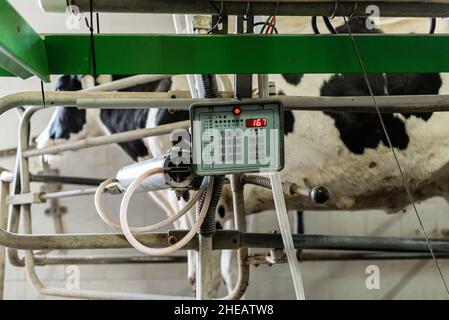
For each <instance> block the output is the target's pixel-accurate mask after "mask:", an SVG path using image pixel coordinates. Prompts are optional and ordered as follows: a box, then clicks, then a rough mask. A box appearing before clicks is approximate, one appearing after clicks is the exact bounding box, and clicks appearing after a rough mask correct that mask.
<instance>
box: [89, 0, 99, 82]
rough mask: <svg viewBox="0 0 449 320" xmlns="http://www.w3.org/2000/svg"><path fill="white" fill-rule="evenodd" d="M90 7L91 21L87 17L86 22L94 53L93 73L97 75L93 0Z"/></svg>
mask: <svg viewBox="0 0 449 320" xmlns="http://www.w3.org/2000/svg"><path fill="white" fill-rule="evenodd" d="M89 7H90V8H89V9H90V23H88V22H87V18H86V24H87V27H88V28H89V31H90V49H91V55H92V73H93V76H94V77H96V76H97V61H96V57H95V41H94V25H93V23H94V9H93V8H94V5H93V0H90V1H89Z"/></svg>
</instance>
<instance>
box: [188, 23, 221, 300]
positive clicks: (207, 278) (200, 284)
mask: <svg viewBox="0 0 449 320" xmlns="http://www.w3.org/2000/svg"><path fill="white" fill-rule="evenodd" d="M193 21H194V23H197V24H198V25H197V26H194V27H195V28H194V29H196V33H206V32H207V30H209V29H210V28H211V26H212V23H210V22H211V20H206V19H198V18H197V19H194V20H193ZM208 22H209V23H208ZM213 31H214V32H213V33H216V32H217V30H213ZM198 80H199V81H197V84H198V85H199V84H201V85H202V84H203V81H202V76H201V75H198ZM205 91H206V90H205V89H202V90H199V96H200V97H203V98H204V97H205V94H206V92H205ZM213 181H214V180H213V179H211V182H210V183H214V182H213ZM204 205H209V204H206V203H204ZM211 214H212V215H213V216H210V213H208V215H207V216H206V219H205V220H204V222H203V225H202V227H201V229H200V232H199V234H198V254H197V263H196V266H197V269H196V299H197V300H212V298H213V292H212V268H213V264H212V240H213V233H212V234H209V233H208V232H205V233H203V232H202V231H203V230H202V229H203V228H204V226H205V225H206V229H207V225H208V224H210V223H211V221H212V222H213V224H214V225H215V212H213V213H211Z"/></svg>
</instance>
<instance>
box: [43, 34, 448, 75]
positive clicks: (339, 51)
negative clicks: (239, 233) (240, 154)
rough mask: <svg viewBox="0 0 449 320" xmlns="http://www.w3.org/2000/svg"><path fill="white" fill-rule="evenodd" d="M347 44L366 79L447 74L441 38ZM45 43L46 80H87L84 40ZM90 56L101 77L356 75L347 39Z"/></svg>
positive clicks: (164, 45)
mask: <svg viewBox="0 0 449 320" xmlns="http://www.w3.org/2000/svg"><path fill="white" fill-rule="evenodd" d="M354 38H355V41H356V42H357V46H358V48H359V50H360V54H361V55H362V56H363V57H364V61H365V66H366V70H367V72H447V71H449V62H448V61H449V36H448V35H432V36H429V35H355V36H354ZM45 43H46V46H47V55H48V59H49V68H50V73H51V74H80V73H81V74H91V73H92V70H91V63H90V55H89V52H90V51H89V48H90V38H89V36H87V35H46V36H45ZM180 50H182V52H183V53H184V54H183V55H179V54H178V53H179V51H180ZM95 52H96V61H97V72H98V73H100V74H142V73H149V74H151V73H162V74H179V73H183V74H202V73H203V74H206V73H211V74H229V73H234V74H250V73H267V74H274V73H357V72H360V66H359V65H358V64H357V61H356V59H355V56H354V51H353V48H352V44H351V40H350V38H349V37H348V36H346V35H337V36H335V35H269V36H267V35H259V34H252V35H213V36H211V35H95ZM117 52H120V54H117ZM61 57H63V59H62V58H61ZM142 57H145V59H142ZM161 57H163V59H161ZM352 58H354V59H352ZM267 61H269V62H270V63H267Z"/></svg>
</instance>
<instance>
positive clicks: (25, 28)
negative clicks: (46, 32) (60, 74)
mask: <svg viewBox="0 0 449 320" xmlns="http://www.w3.org/2000/svg"><path fill="white" fill-rule="evenodd" d="M8 74H12V75H15V76H18V77H21V78H23V79H25V78H28V77H31V76H32V75H36V76H38V77H39V78H41V79H42V80H44V81H50V75H49V71H48V63H47V57H46V52H45V44H44V41H43V39H42V37H41V36H40V35H38V34H37V33H36V32H34V30H33V29H32V28H31V27H30V26H29V25H28V23H27V22H26V21H25V20H24V19H23V18H22V17H21V16H20V15H19V14H18V13H17V11H16V10H15V9H14V8H13V7H12V6H11V5H10V4H9V3H8V1H6V0H0V75H8Z"/></svg>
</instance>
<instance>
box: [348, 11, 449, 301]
mask: <svg viewBox="0 0 449 320" xmlns="http://www.w3.org/2000/svg"><path fill="white" fill-rule="evenodd" d="M343 19H344V22H345V25H346V27H347V29H348V34H349V37H350V39H351V42H352V46H353V48H354V52H355V54H356V56H357V60H358V63H359V65H360V68H361V71H362V73H363V77H364V79H365V82H366V85H367V87H368V91H369V94H370V96H371V99H372V100H373V105H374V108H375V109H376V113H377V116H378V118H379V121H380V124H381V126H382V130H383V132H384V134H385V137H386V139H387V142H388V146H389V149H390V150H391V153H392V154H393V158H394V161H395V163H396V165H397V167H398V170H399V174H400V177H401V181H402V185H403V186H404V189H405V191H406V193H407V196H408V199H409V201H410V204H411V205H412V207H413V211H414V212H415V215H416V218H417V220H418V224H419V227H420V229H421V232H422V233H423V235H424V238H425V240H426V244H427V247H428V248H429V251H430V255H431V256H432V259H433V261H434V263H435V266H436V268H437V270H438V273H439V275H440V278H441V280H442V282H443V285H444V289H445V290H446V293H447V295H448V296H449V288H448V286H447V283H446V280H445V278H444V276H443V272H442V271H441V267H440V264H439V263H438V260H437V259H436V257H435V254H434V251H433V249H432V245H431V243H430V240H429V237H428V235H427V232H426V229H425V228H424V224H423V222H422V219H421V216H420V214H419V212H418V209H417V207H416V203H415V199H414V198H413V195H412V193H411V191H410V189H409V187H408V185H407V181H406V179H405V176H404V173H403V171H402V168H401V164H400V163H399V159H398V157H397V155H396V151H395V150H394V147H393V144H392V142H391V139H390V135H389V134H388V130H387V127H386V125H385V122H384V120H383V117H382V114H381V112H380V108H379V105H378V104H377V100H376V97H375V96H374V92H373V89H372V87H371V83H370V81H369V78H368V73H367V72H366V69H365V65H364V63H363V60H362V57H361V55H360V52H359V50H358V47H357V44H356V42H355V39H354V36H353V35H352V32H351V28H350V26H349V23H348V21H347V20H346V17H344V16H343Z"/></svg>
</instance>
